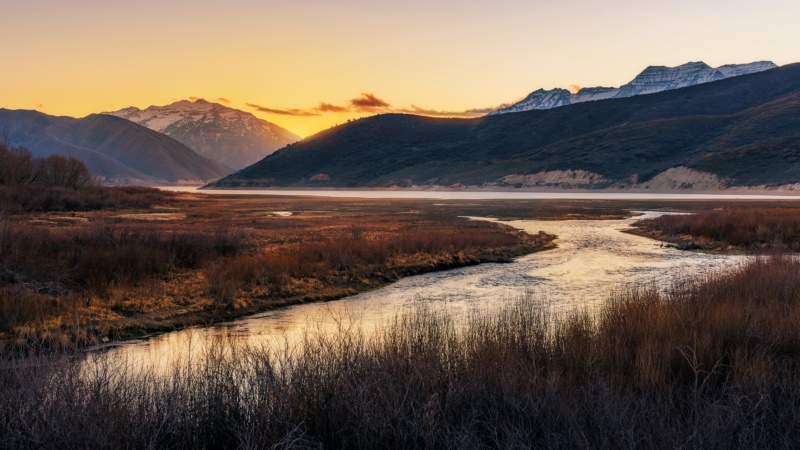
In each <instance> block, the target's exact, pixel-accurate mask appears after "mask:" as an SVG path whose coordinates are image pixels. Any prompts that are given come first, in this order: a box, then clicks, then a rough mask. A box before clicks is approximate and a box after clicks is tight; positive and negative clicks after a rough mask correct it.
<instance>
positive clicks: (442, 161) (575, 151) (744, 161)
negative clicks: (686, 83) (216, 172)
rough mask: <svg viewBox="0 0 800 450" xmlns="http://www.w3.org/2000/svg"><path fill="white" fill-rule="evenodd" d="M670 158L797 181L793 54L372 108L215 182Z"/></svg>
mask: <svg viewBox="0 0 800 450" xmlns="http://www.w3.org/2000/svg"><path fill="white" fill-rule="evenodd" d="M677 169H681V170H683V171H684V172H686V171H689V172H691V173H694V172H704V173H708V174H713V175H714V176H716V177H718V178H719V179H720V180H721V183H722V184H725V185H731V186H736V185H762V184H767V185H780V184H787V183H798V182H800V64H793V65H789V66H784V67H781V68H777V69H772V70H768V71H765V72H761V73H756V74H750V75H742V76H738V77H734V78H728V79H725V80H721V81H714V82H710V83H705V84H700V85H697V86H692V87H687V88H683V89H676V90H671V91H665V92H661V93H655V94H650V95H642V96H635V97H628V98H618V99H609V100H598V101H593V102H585V103H579V104H575V105H568V106H563V107H560V108H556V109H550V110H539V111H526V112H519V113H515V114H501V115H496V116H488V117H482V118H478V119H436V118H429V117H419V116H412V115H396V114H387V115H380V116H374V117H370V118H365V119H361V120H358V121H355V122H351V123H348V124H345V125H341V126H339V127H336V128H333V129H330V130H327V131H325V132H322V133H319V134H317V135H314V136H312V137H310V138H308V139H305V140H303V141H301V142H299V143H297V144H294V145H290V146H288V147H286V148H284V149H282V150H279V151H278V152H276V153H274V154H272V155H270V156H268V157H267V158H265V159H263V160H262V161H260V162H258V163H256V164H254V165H252V166H250V167H248V168H246V169H243V170H241V171H239V172H237V173H234V174H232V175H229V176H227V177H225V178H223V179H221V180H220V181H218V182H217V183H215V184H214V186H216V187H244V186H309V187H334V186H349V187H357V186H376V187H377V186H393V185H397V186H409V185H412V184H413V185H443V186H448V185H453V184H461V185H475V186H504V185H516V186H519V185H527V184H536V185H538V184H548V183H549V184H554V185H570V186H573V187H574V186H583V187H608V186H627V185H630V184H633V183H638V184H642V183H643V182H645V181H647V180H653V179H660V178H658V177H659V176H663V175H664V174H665V173H668V174H669V173H672V174H674V173H677V172H676V170H677ZM670 170H672V171H670ZM684 172H682V173H684ZM545 175H546V176H545ZM548 177H550V178H548ZM662 178H663V177H662ZM712 178H713V177H712ZM548 180H549V181H548ZM678 181H680V180H678ZM678 186H679V187H680V183H678ZM686 187H691V186H690V185H687V186H686Z"/></svg>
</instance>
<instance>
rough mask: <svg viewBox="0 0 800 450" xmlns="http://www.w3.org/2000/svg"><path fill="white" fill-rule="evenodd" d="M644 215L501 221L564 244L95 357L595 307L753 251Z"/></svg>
mask: <svg viewBox="0 0 800 450" xmlns="http://www.w3.org/2000/svg"><path fill="white" fill-rule="evenodd" d="M643 214H644V216H640V217H636V218H630V219H624V220H563V221H537V220H519V221H511V222H503V223H507V224H509V225H511V226H514V227H516V228H519V229H521V230H524V231H526V232H528V233H537V232H539V230H543V231H545V232H547V233H552V234H556V235H558V237H559V238H558V240H557V241H556V243H557V244H558V248H556V249H553V250H548V251H544V252H539V253H534V254H531V255H528V256H524V257H521V258H519V259H517V260H516V261H515V262H512V263H508V264H481V265H477V266H470V267H464V268H460V269H454V270H448V271H442V272H434V273H429V274H424V275H418V276H413V277H408V278H405V279H403V280H400V281H398V282H396V283H393V284H391V285H389V286H386V287H383V288H381V289H377V290H375V291H371V292H367V293H363V294H359V295H356V296H352V297H349V298H345V299H342V300H337V301H332V302H326V303H311V304H303V305H297V306H291V307H286V308H282V309H279V310H275V311H270V312H267V313H263V314H259V315H256V316H251V317H248V318H245V319H241V320H237V321H235V322H231V323H226V324H220V325H217V326H212V327H203V328H191V329H187V330H183V331H178V332H173V333H168V334H164V335H160V336H156V337H153V338H151V339H148V340H145V341H138V342H128V343H123V344H122V345H119V346H117V347H113V348H109V349H105V350H106V351H104V352H102V353H98V352H95V353H92V354H91V356H90V359H93V358H121V359H123V360H125V361H128V362H129V363H131V364H133V365H134V366H138V367H148V368H151V369H154V370H155V369H157V368H161V369H167V368H169V367H171V366H172V364H174V363H175V362H176V361H180V360H183V359H184V358H186V356H187V355H189V354H191V353H194V352H197V351H201V350H202V349H204V348H207V347H208V346H209V345H212V344H219V342H221V341H222V342H225V341H227V340H232V339H233V340H240V341H245V342H247V343H250V344H254V345H257V346H260V345H268V346H275V345H279V346H285V345H286V344H287V343H288V344H289V345H293V344H294V343H297V342H299V340H300V338H301V336H302V335H303V333H306V332H309V331H310V332H313V333H330V332H336V331H337V330H338V329H339V328H341V327H350V326H355V327H358V328H359V329H360V330H363V331H364V332H369V331H370V330H373V329H375V328H376V327H380V326H381V324H383V323H386V321H387V320H390V319H392V318H393V317H395V316H396V315H397V314H398V313H401V312H403V311H404V310H407V309H408V308H412V307H415V306H419V305H424V306H430V307H433V308H445V309H446V311H447V312H448V313H449V314H450V315H452V316H453V317H455V318H456V319H458V318H459V317H466V315H467V314H470V313H472V312H477V311H481V310H486V309H491V308H496V307H498V305H502V304H504V303H505V302H507V301H509V300H512V299H515V298H519V297H520V296H524V297H525V298H527V299H530V301H537V302H541V303H542V305H543V306H542V307H546V308H548V309H549V310H550V311H551V312H553V313H556V314H558V313H564V312H568V311H571V310H574V309H576V308H587V309H592V308H594V307H596V306H598V305H599V304H601V303H602V302H603V301H604V300H605V299H606V298H608V295H609V293H610V292H611V291H612V290H613V289H620V288H624V287H625V286H626V285H629V284H632V283H633V284H647V285H651V286H657V287H658V288H660V289H667V288H668V287H669V286H670V283H671V282H672V281H673V280H674V279H675V277H676V276H678V275H680V274H691V275H697V274H702V273H705V272H708V271H714V270H722V269H727V268H730V267H732V266H734V265H735V264H737V263H738V262H741V261H743V260H744V258H745V257H743V256H730V255H711V254H703V253H693V252H686V251H681V250H677V249H672V248H665V247H663V246H661V245H660V244H659V243H658V242H656V241H653V240H650V239H647V238H643V237H639V236H635V235H632V234H629V233H624V232H623V230H625V229H626V228H629V227H630V224H631V223H633V222H635V221H636V220H638V219H640V218H642V217H654V216H656V215H658V214H661V213H653V212H645V213H643ZM525 294H527V295H525Z"/></svg>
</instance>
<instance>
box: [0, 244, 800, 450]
mask: <svg viewBox="0 0 800 450" xmlns="http://www.w3.org/2000/svg"><path fill="white" fill-rule="evenodd" d="M676 285H681V286H682V287H681V288H680V289H678V290H675V291H674V292H671V293H669V294H666V295H665V294H661V293H659V292H658V291H656V290H654V289H649V288H647V287H643V288H631V289H629V290H623V291H620V292H617V293H615V294H614V295H613V296H612V298H611V299H610V301H609V302H608V303H607V304H606V305H605V306H604V307H602V308H601V309H600V311H599V312H597V314H595V315H590V314H589V313H586V312H578V313H575V314H571V315H567V316H561V317H557V316H553V315H552V314H550V313H549V312H548V310H547V308H546V307H544V306H542V304H541V303H540V302H538V301H536V300H535V299H533V298H530V297H523V298H521V299H519V300H518V301H516V302H510V303H509V304H507V305H506V306H505V307H503V308H500V310H499V311H497V312H495V313H485V314H476V315H474V316H472V317H470V318H468V319H467V320H466V322H464V323H458V322H456V321H455V320H454V319H453V318H452V317H450V316H448V315H447V314H446V313H445V312H442V311H439V310H432V309H426V308H422V309H417V310H414V311H410V312H408V313H405V314H401V315H399V316H398V317H397V318H396V319H395V320H394V321H392V322H390V323H388V324H386V325H385V326H384V327H383V328H382V331H381V333H380V334H379V335H378V336H377V338H374V339H370V338H367V337H365V335H364V334H362V333H360V332H359V331H358V330H357V329H352V328H348V327H347V326H344V325H343V326H341V327H340V328H339V329H338V331H337V330H334V331H332V332H331V331H330V330H329V331H328V332H327V333H314V332H313V331H310V332H309V333H308V334H307V335H306V336H305V339H304V340H303V342H302V345H301V346H300V347H298V348H292V349H287V350H285V351H282V350H275V349H274V348H271V347H269V348H258V347H255V346H252V345H250V346H248V345H243V344H241V343H237V342H236V341H220V342H218V344H217V345H212V346H211V347H210V348H209V349H208V350H207V351H206V352H205V353H203V354H202V355H201V354H195V355H191V358H192V362H191V363H189V361H183V362H181V363H177V364H176V365H175V366H174V367H173V368H172V369H170V370H168V372H167V373H162V374H158V373H155V372H153V371H150V370H140V368H139V369H137V368H132V367H130V366H126V363H125V362H124V361H122V360H116V359H113V358H111V359H109V358H103V357H102V356H101V357H98V358H92V359H93V361H86V360H83V359H82V360H79V361H74V360H68V359H63V360H61V359H48V360H46V361H36V360H30V359H28V360H21V361H20V360H16V361H7V362H5V364H4V365H3V367H2V368H1V369H0V446H2V447H13V448H32V447H35V448H41V447H43V446H44V447H48V446H49V447H54V448H55V447H58V448H73V447H81V448H83V447H92V448H118V447H137V448H138V447H171V448H211V447H214V448H223V447H225V448H227V447H259V448H263V447H270V446H277V447H303V448H306V447H308V448H342V447H348V448H376V447H380V448H420V447H424V448H463V447H470V448H480V447H487V448H530V447H547V448H576V447H580V448H586V447H592V448H620V447H637V448H668V447H673V448H674V447H681V448H685V447H692V448H741V447H751V448H752V447H755V448H775V447H782V448H794V447H797V446H798V445H800V431H798V430H800V414H798V413H800V411H799V410H798V405H800V371H798V370H797V369H798V367H799V366H800V331H798V327H797V323H800V264H799V263H798V262H797V261H794V260H788V259H780V258H775V259H759V260H755V261H753V262H752V263H750V264H747V265H745V266H743V267H741V268H740V269H738V270H736V271H734V272H733V273H730V274H717V275H711V276H709V277H707V278H706V279H704V280H699V281H698V280H694V281H692V282H689V283H676ZM220 339H222V338H220Z"/></svg>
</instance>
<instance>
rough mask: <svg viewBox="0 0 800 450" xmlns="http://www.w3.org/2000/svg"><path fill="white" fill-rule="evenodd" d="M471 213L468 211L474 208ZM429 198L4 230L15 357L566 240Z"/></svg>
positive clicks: (10, 346)
mask: <svg viewBox="0 0 800 450" xmlns="http://www.w3.org/2000/svg"><path fill="white" fill-rule="evenodd" d="M467 209H469V208H467ZM461 212H463V211H462V209H454V208H448V207H442V206H441V205H435V204H432V203H430V202H423V203H419V202H414V201H402V200H397V201H393V202H390V203H387V202H380V201H374V200H373V201H365V200H353V199H341V200H332V199H318V198H305V199H302V198H288V197H287V198H272V197H259V198H254V197H237V196H229V197H218V196H205V195H198V194H194V195H187V194H184V195H176V196H173V197H170V200H169V203H168V204H164V205H156V206H153V207H151V208H146V209H130V210H124V209H123V210H100V211H83V212H82V211H73V212H64V213H25V214H17V215H13V216H9V217H7V218H5V219H4V220H3V222H2V226H0V248H1V249H2V250H3V251H2V253H0V269H2V274H3V276H2V279H1V280H0V282H1V284H2V285H0V319H2V320H0V342H1V343H2V347H3V348H4V351H10V350H15V349H16V350H29V349H34V350H47V351H52V350H57V349H70V348H76V347H86V346H91V345H96V344H98V343H104V342H107V341H109V340H119V339H130V338H139V337H142V336H146V335H149V334H152V333H158V332H163V331H172V330H176V329H180V328H183V327H187V326H191V325H208V324H212V323H217V322H221V321H228V320H231V319H234V318H238V317H242V316H247V315H250V314H254V313H257V312H262V311H266V310H270V309H274V308H279V307H283V306H287V305H291V304H298V303H304V302H314V301H326V300H333V299H338V298H341V297H345V296H349V295H354V294H357V293H359V292H364V291H367V290H372V289H375V288H378V287H381V286H384V285H386V284H388V283H391V282H393V281H396V280H398V279H400V278H402V277H405V276H408V275H414V274H419V273H425V272H430V271H436V270H445V269H451V268H456V267H463V266H467V265H473V264H479V263H486V262H508V261H511V260H512V259H513V258H515V257H518V256H521V255H525V254H528V253H532V252H535V251H540V250H545V249H548V248H552V247H553V245H554V244H553V239H554V238H555V236H551V235H547V234H544V233H539V234H533V235H531V234H526V233H522V232H519V231H518V230H516V229H513V228H511V227H508V226H505V225H501V224H496V223H491V222H487V221H471V220H468V219H466V218H463V217H459V215H461V214H460V213H461Z"/></svg>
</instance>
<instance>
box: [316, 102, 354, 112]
mask: <svg viewBox="0 0 800 450" xmlns="http://www.w3.org/2000/svg"><path fill="white" fill-rule="evenodd" d="M315 110H316V111H319V112H323V113H343V112H350V109H348V108H347V107H345V106H336V105H331V104H330V103H320V104H319V106H317V107H316V108H315Z"/></svg>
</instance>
